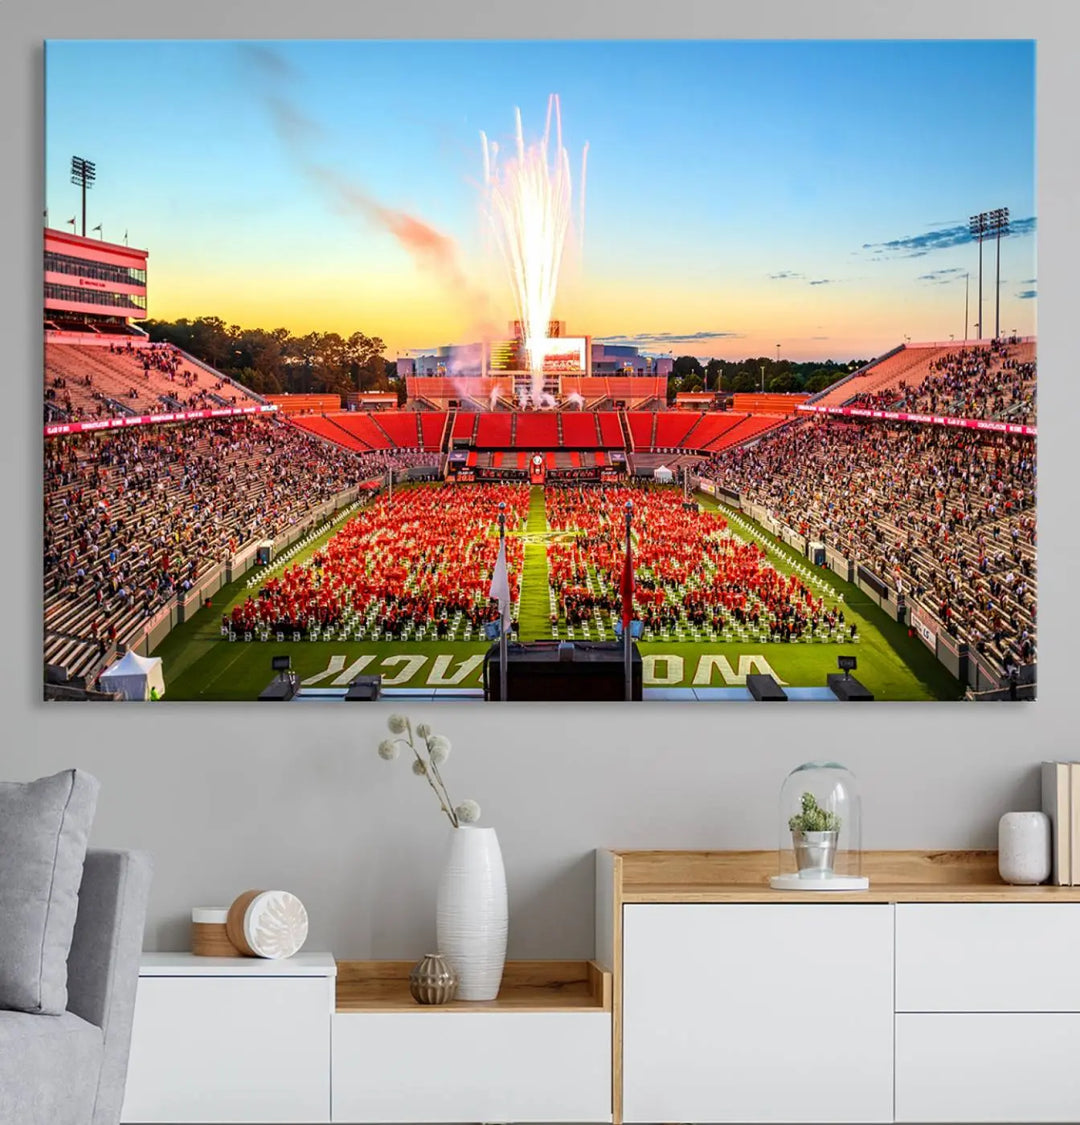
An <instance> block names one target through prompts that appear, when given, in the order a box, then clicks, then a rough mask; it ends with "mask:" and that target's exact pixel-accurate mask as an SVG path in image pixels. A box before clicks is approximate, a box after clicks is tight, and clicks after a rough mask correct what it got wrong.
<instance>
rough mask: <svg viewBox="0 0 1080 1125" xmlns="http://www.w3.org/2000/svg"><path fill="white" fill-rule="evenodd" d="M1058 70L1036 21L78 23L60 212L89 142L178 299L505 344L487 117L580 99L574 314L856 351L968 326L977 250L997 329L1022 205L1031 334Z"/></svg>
mask: <svg viewBox="0 0 1080 1125" xmlns="http://www.w3.org/2000/svg"><path fill="white" fill-rule="evenodd" d="M1034 66H1035V49H1034V45H1033V44H1032V43H1030V42H1026V41H997V42H995V41H925V42H912V41H895V42H893V41H882V42H876V41H873V42H872V41H844V42H813V41H766V42H755V41H731V42H675V41H665V42H641V41H622V42H619V41H615V42H544V43H522V42H450V41H429V42H402V41H393V42H390V41H372V42H364V41H347V42H319V41H304V42H276V43H266V44H258V45H255V44H251V45H244V44H239V43H235V42H226V41H161V42H136V41H111V42H105V41H102V42H93V41H51V42H49V44H48V45H47V50H46V149H45V158H46V185H47V186H46V206H47V208H48V221H49V225H50V226H53V227H57V228H61V229H63V228H64V225H65V221H66V220H67V219H69V218H71V217H72V216H74V215H76V214H78V212H79V192H78V189H77V188H76V187H75V186H73V185H72V184H71V183H70V182H69V166H70V161H71V157H72V155H79V156H83V157H86V158H87V159H89V160H92V161H94V162H95V163H96V165H97V183H96V184H95V186H94V188H93V189H92V191H91V192H90V193H89V196H88V204H87V220H88V222H87V225H88V227H94V226H96V225H97V224H98V223H101V224H102V226H103V235H104V237H105V238H106V239H107V240H109V241H116V242H122V241H123V238H124V233H125V231H126V232H127V233H128V238H129V241H130V244H131V245H132V246H140V247H145V248H146V249H148V250H149V252H150V259H149V265H148V281H149V312H150V315H151V316H153V317H157V318H163V319H174V318H177V317H182V316H186V317H189V318H194V317H197V316H201V315H215V316H220V317H222V318H223V319H224V320H225V321H226V322H227V323H235V324H239V325H241V326H243V327H263V328H275V327H278V326H284V327H286V328H288V329H290V330H291V331H292V332H295V333H303V332H308V331H311V330H318V331H338V332H341V333H348V332H351V331H354V330H360V331H363V332H366V333H368V334H370V335H377V336H381V337H382V338H383V339H384V340H385V341H386V344H387V354H388V355H390V356H393V355H396V354H398V353H399V352H403V351H404V350H406V349H414V348H426V347H432V346H436V345H440V344H446V343H450V342H465V341H468V340H473V339H477V338H479V335H480V334H481V333H482V332H483V331H485V328H486V327H487V326H490V325H498V326H499V327H500V328H504V327H505V322H506V321H507V320H508V319H509V318H510V317H511V316H512V315H513V309H512V305H511V301H510V295H509V289H508V286H507V283H506V281H505V279H504V277H503V276H502V275H501V274H500V273H499V272H498V270H497V268H496V265H495V263H494V262H493V261H492V257H491V251H490V247H489V246H487V245H486V241H487V240H485V238H484V237H483V221H482V213H481V208H480V197H481V192H480V181H481V178H482V163H481V147H480V131H481V130H484V131H485V132H486V133H487V135H488V136H489V137H490V138H492V139H495V140H497V141H498V142H499V143H500V145H501V146H503V147H506V146H509V144H510V142H511V140H512V133H513V124H514V107H515V106H518V107H520V108H521V112H522V115H523V118H524V123H525V132H526V137H527V139H528V138H530V137H535V136H537V135H538V134H539V133H540V132H542V130H543V125H544V115H545V111H546V108H547V102H548V96H549V94H551V93H558V95H559V96H560V99H561V104H562V116H563V135H564V143H565V145H566V148H567V149H568V152H569V155H570V163H571V167H572V170H573V174H574V177H575V192H576V191H577V188H578V183H577V179H578V177H579V172H580V164H581V151H582V147H583V145H584V144H585V143H586V142H588V145H589V154H588V176H587V193H586V220H585V229H584V232H583V240H582V250H581V253H580V254H578V252H577V251H576V249H575V251H574V252H573V253H572V254H571V256H570V260H569V261H568V263H567V266H566V269H565V271H564V281H563V284H562V287H561V289H560V299H559V301H558V304H557V307H556V315H557V316H558V317H560V318H561V319H564V320H565V321H567V326H568V329H569V330H570V331H571V332H574V333H579V334H589V335H591V336H592V337H593V338H594V340H602V339H611V340H613V341H619V342H622V341H629V342H633V343H637V344H639V345H640V346H641V347H643V348H644V349H645V350H648V351H651V352H654V353H670V354H675V355H680V354H687V353H688V354H694V355H698V356H700V357H702V358H708V357H710V356H718V357H724V358H733V359H734V358H742V357H744V356H747V355H761V354H765V355H774V354H775V345H776V344H777V343H780V344H781V356H782V358H787V359H797V360H802V359H822V358H826V357H832V358H835V359H837V360H841V361H843V360H847V359H849V358H852V357H856V356H859V357H862V356H869V355H874V354H879V353H880V352H881V351H883V350H885V349H886V348H888V347H891V346H894V345H895V344H897V343H901V342H903V339H904V337H905V336H910V337H911V338H912V339H913V340H916V341H917V340H947V339H949V336H950V334H953V335H955V336H956V337H957V338H962V337H963V333H964V290H965V273H967V272H970V294H971V311H970V326H971V327H970V334H971V336H972V337H974V335H975V327H974V325H975V321H976V319H977V315H978V314H977V270H978V250H977V247H976V245H975V244H974V243H973V242H971V241H970V239H969V237H968V235H967V232H966V231H967V222H968V217H969V216H970V215H971V214H973V213H974V212H977V211H984V210H990V209H992V208H995V207H999V206H1005V207H1008V208H1009V209H1010V212H1011V217H1012V220H1013V225H1014V229H1015V232H1016V233H1014V234H1013V235H1011V236H1010V237H1009V238H1007V239H1005V240H1004V241H1003V242H1002V245H1001V277H1002V284H1001V327H1002V330H1003V331H1005V332H1008V331H1011V330H1013V329H1014V328H1015V329H1016V330H1017V331H1019V332H1020V333H1021V334H1029V333H1034V331H1035V327H1036V325H1035V306H1036V303H1037V302H1036V300H1035V295H1036V290H1037V282H1036V264H1035V225H1036V224H1035V171H1034V168H1035V104H1034V97H1035V93H1034V87H1035V73H1034ZM405 217H408V218H410V219H413V220H416V221H418V222H419V223H421V224H425V225H426V226H427V227H429V228H431V229H432V230H433V231H434V232H436V234H437V235H441V236H444V237H445V238H446V239H447V240H449V242H447V243H442V245H447V246H452V250H451V251H450V253H451V254H452V257H453V263H454V264H453V267H451V266H448V265H447V264H446V262H444V264H443V265H442V266H436V265H434V264H433V263H432V261H431V260H430V259H429V258H425V257H424V256H423V255H418V254H417V253H415V252H414V250H412V249H410V247H409V245H407V240H406V239H403V238H402V237H400V236H396V235H395V234H394V233H393V229H392V228H394V227H396V228H397V229H398V231H399V233H400V231H401V229H402V225H403V222H404V219H405ZM67 229H70V227H68V228H67ZM410 229H413V230H417V229H422V228H419V227H416V226H413V227H412V228H410ZM579 234H581V232H578V231H575V232H574V245H575V247H576V245H577V239H578V236H579ZM983 252H984V316H983V319H984V324H985V325H986V329H985V331H984V335H989V334H992V332H993V326H994V294H993V288H994V268H995V266H994V244H993V243H992V242H990V243H987V244H985V245H984V251H983Z"/></svg>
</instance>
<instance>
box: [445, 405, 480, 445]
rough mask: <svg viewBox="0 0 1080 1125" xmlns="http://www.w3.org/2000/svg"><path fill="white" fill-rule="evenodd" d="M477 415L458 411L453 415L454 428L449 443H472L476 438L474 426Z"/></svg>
mask: <svg viewBox="0 0 1080 1125" xmlns="http://www.w3.org/2000/svg"><path fill="white" fill-rule="evenodd" d="M479 418H480V415H479V414H472V413H465V412H462V411H458V413H457V414H455V415H454V428H453V430H452V431H451V433H450V440H451V441H472V440H473V438H474V437H475V436H476V426H477V422H478V421H479Z"/></svg>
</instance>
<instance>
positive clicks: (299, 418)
mask: <svg viewBox="0 0 1080 1125" xmlns="http://www.w3.org/2000/svg"><path fill="white" fill-rule="evenodd" d="M290 422H291V423H292V425H294V426H297V427H299V428H300V429H301V430H306V431H307V432H308V433H310V434H314V435H315V436H316V437H321V438H325V439H326V440H327V441H332V442H336V443H337V444H338V445H343V446H344V447H345V448H346V449H351V450H353V451H354V452H356V453H367V452H369V451H370V450H371V446H369V445H367V444H365V443H364V442H362V441H361V440H360V439H359V438H357V437H354V436H353V435H352V434H351V433H350V432H349V431H348V430H346V429H345V428H344V427H343V426H339V425H338V423H337V422H336V421H334V419H333V418H332V417H323V415H321V414H301V415H294V416H293V417H292V418H290Z"/></svg>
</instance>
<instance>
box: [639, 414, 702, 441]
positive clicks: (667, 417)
mask: <svg viewBox="0 0 1080 1125" xmlns="http://www.w3.org/2000/svg"><path fill="white" fill-rule="evenodd" d="M700 418H701V415H700V414H692V413H689V412H687V413H685V414H681V413H675V412H674V411H672V412H671V413H670V414H657V415H656V448H657V449H669V448H672V447H674V446H678V445H682V442H683V438H685V437H686V435H687V434H688V433H689V432H690V431H691V429H693V427H694V425H695V424H696V423H697V422H698V420H699V419H700ZM635 440H636V437H635Z"/></svg>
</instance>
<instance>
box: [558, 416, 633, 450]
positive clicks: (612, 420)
mask: <svg viewBox="0 0 1080 1125" xmlns="http://www.w3.org/2000/svg"><path fill="white" fill-rule="evenodd" d="M596 420H597V424H598V425H599V426H600V444H601V445H602V446H603V447H604V448H605V449H622V448H624V447H625V445H626V439H625V438H624V437H623V432H622V427H621V426H620V425H619V418H618V415H616V414H613V413H610V412H608V411H601V412H599V413H598V414H597V415H596ZM564 421H565V419H564Z"/></svg>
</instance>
